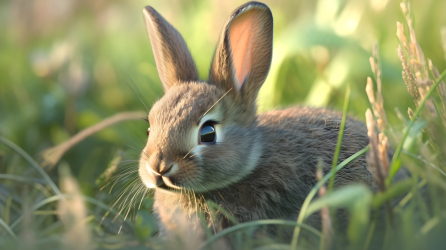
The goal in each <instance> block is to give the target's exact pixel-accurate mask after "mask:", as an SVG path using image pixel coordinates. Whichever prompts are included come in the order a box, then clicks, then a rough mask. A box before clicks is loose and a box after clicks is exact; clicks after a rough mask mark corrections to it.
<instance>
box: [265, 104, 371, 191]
mask: <svg viewBox="0 0 446 250" xmlns="http://www.w3.org/2000/svg"><path fill="white" fill-rule="evenodd" d="M341 120H342V113H340V112H336V111H332V110H327V109H320V108H309V107H293V108H289V109H285V110H274V111H270V112H266V113H263V114H260V115H259V116H258V119H257V122H258V123H257V129H258V130H259V132H260V133H262V138H264V143H267V145H269V150H268V151H266V152H265V154H264V156H263V157H264V159H265V161H261V162H264V164H265V165H278V166H283V167H286V166H287V167H289V168H291V169H293V170H294V171H297V172H296V174H297V175H298V176H299V177H300V178H301V177H304V176H308V178H310V177H311V178H312V179H313V180H312V181H311V182H310V183H308V184H310V185H311V187H312V186H313V184H314V181H315V179H314V178H315V175H316V166H317V162H318V159H321V160H323V163H324V172H325V173H327V172H328V171H329V170H330V169H331V165H332V161H333V157H334V152H335V149H336V145H337V140H338V135H339V129H340V126H341ZM368 143H369V137H368V135H367V127H366V125H365V124H364V123H363V122H360V121H357V120H355V119H352V118H349V117H347V120H346V124H345V128H344V135H343V139H342V144H341V151H340V154H339V158H338V164H339V163H341V162H342V161H344V160H345V159H347V158H348V157H350V156H351V155H353V154H355V153H356V152H358V151H359V150H361V149H363V148H364V147H366V146H367V145H368ZM259 167H260V168H262V166H259ZM283 167H282V168H283ZM282 168H281V169H282ZM351 181H356V182H358V181H361V182H365V183H367V184H370V183H371V182H372V179H371V174H370V173H369V171H368V170H367V168H366V162H365V155H362V156H360V157H359V158H357V159H355V160H353V161H352V162H351V163H350V164H349V165H348V166H346V167H344V169H343V170H341V171H340V172H339V173H338V174H337V179H336V182H335V184H336V186H340V185H343V184H347V183H349V182H351Z"/></svg>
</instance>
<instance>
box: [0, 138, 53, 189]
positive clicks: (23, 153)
mask: <svg viewBox="0 0 446 250" xmlns="http://www.w3.org/2000/svg"><path fill="white" fill-rule="evenodd" d="M0 142H2V143H3V144H5V145H6V146H8V147H9V148H11V149H12V150H14V151H15V152H17V153H18V154H19V155H21V156H22V157H23V158H25V160H27V161H28V162H29V163H30V164H31V165H32V166H33V167H34V168H35V169H36V170H37V171H38V172H39V173H40V174H41V175H42V176H43V178H45V180H46V181H47V182H48V185H50V187H51V189H53V191H54V193H56V195H62V193H61V192H60V190H59V188H58V187H57V186H56V184H55V183H54V182H53V180H51V178H50V177H49V176H48V174H47V173H46V172H45V170H43V168H42V167H40V165H39V164H37V162H36V161H34V159H33V158H32V157H31V156H30V155H29V154H28V153H26V152H25V151H24V150H23V149H21V148H20V147H19V146H17V145H16V144H14V143H13V142H12V141H10V140H8V139H6V138H4V137H3V136H0Z"/></svg>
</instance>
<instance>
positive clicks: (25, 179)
mask: <svg viewBox="0 0 446 250" xmlns="http://www.w3.org/2000/svg"><path fill="white" fill-rule="evenodd" d="M0 179H3V180H11V181H19V182H25V183H28V184H32V183H34V182H38V183H41V181H39V179H33V178H28V177H24V176H20V175H13V174H0ZM40 180H41V179H40Z"/></svg>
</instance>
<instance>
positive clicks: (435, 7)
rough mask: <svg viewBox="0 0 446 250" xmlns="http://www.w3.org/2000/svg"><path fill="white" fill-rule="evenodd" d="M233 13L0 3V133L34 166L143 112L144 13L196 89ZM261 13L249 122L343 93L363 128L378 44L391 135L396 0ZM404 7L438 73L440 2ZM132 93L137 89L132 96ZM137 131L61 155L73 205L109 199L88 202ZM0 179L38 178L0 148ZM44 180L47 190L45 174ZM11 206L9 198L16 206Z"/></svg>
mask: <svg viewBox="0 0 446 250" xmlns="http://www.w3.org/2000/svg"><path fill="white" fill-rule="evenodd" d="M244 2H245V1H240V0H231V1H202V0H201V1H199V0H182V1H179V0H178V1H174V0H164V1H149V0H144V1H142V0H133V1H112V0H95V1H88V0H3V1H0V23H2V25H0V33H1V36H0V76H1V77H0V134H1V135H2V136H4V137H5V138H8V139H9V140H11V141H13V142H14V143H16V144H17V145H19V146H20V147H21V148H22V149H23V150H24V151H26V152H27V153H28V154H30V155H31V156H32V157H34V158H36V159H37V158H38V154H39V152H41V151H42V150H44V149H47V148H49V147H52V146H55V145H57V144H59V143H61V142H63V141H65V140H67V139H69V138H70V137H71V136H73V135H74V134H76V133H77V132H79V131H81V130H82V129H85V128H87V127H89V126H91V125H94V124H96V123H98V122H100V121H101V120H103V119H104V118H107V117H109V116H112V115H114V114H117V113H119V112H123V111H136V110H142V111H145V107H144V105H143V104H142V103H141V101H140V100H139V98H138V96H142V98H141V99H142V100H143V102H144V103H145V104H146V105H147V106H148V107H149V108H150V106H151V105H152V104H153V103H154V102H155V101H156V100H157V99H159V98H160V97H161V96H162V95H163V89H162V85H161V82H160V79H159V77H158V74H157V71H156V66H155V63H154V58H153V54H152V50H151V47H150V42H149V39H148V36H147V32H146V29H145V27H144V22H143V17H142V9H143V7H144V6H146V5H151V6H153V7H154V8H155V9H156V10H157V11H158V12H159V13H160V14H162V15H163V16H164V17H165V18H166V19H167V20H168V21H169V22H170V23H171V24H172V25H173V26H174V27H176V28H177V29H178V31H179V32H180V33H181V34H182V35H183V37H184V39H185V41H186V42H187V44H188V46H189V49H190V51H191V53H192V55H193V57H194V59H195V61H196V64H197V67H198V71H199V74H200V78H202V79H207V77H208V71H209V66H210V62H211V59H212V57H213V53H214V49H215V46H216V43H217V40H218V38H219V35H220V32H221V29H222V27H223V25H224V23H225V21H226V18H227V17H228V16H229V14H230V13H231V12H232V11H233V10H234V9H235V8H236V7H238V6H239V5H241V4H243V3H244ZM263 2H265V3H266V4H267V5H269V7H270V8H271V10H272V12H273V15H274V53H273V65H272V68H271V70H270V74H269V77H268V79H267V81H266V83H265V84H264V86H263V88H262V90H261V92H260V95H259V99H258V103H259V106H260V110H261V111H266V110H270V109H274V108H284V107H287V106H291V105H309V106H316V107H329V108H332V109H337V110H341V109H342V105H343V101H344V93H345V90H346V88H347V86H348V85H350V87H351V90H352V92H351V104H350V109H349V114H350V115H351V116H354V117H356V118H357V119H359V120H365V118H364V113H365V111H366V109H367V108H368V107H369V106H370V104H369V102H368V99H367V95H366V93H365V91H364V89H365V86H366V77H367V76H373V74H372V71H371V69H370V65H369V57H370V56H371V55H372V47H373V43H374V42H378V43H379V48H380V57H381V63H382V70H383V96H384V107H385V109H386V110H387V115H388V119H389V122H390V123H391V124H392V125H393V126H394V127H396V128H402V127H403V126H404V124H402V123H401V121H400V120H399V119H398V118H397V116H396V113H395V112H394V111H393V110H394V109H395V108H399V110H401V112H402V113H403V114H407V107H413V106H414V105H413V101H412V98H411V97H410V95H409V94H408V93H407V91H406V86H405V84H404V82H403V80H402V78H401V70H402V67H401V63H400V61H399V59H398V56H397V52H396V48H397V46H398V39H397V37H396V35H395V33H396V22H397V21H400V22H403V23H404V16H403V14H402V13H401V10H400V7H399V3H400V1H393V0H360V1H358V0H319V1H314V0H298V1H296V0H274V1H273V0H267V1H263ZM411 6H412V12H413V15H414V21H415V24H414V25H415V31H416V33H417V38H418V39H417V40H418V42H419V44H420V45H421V47H422V48H423V51H424V54H425V56H426V57H429V58H430V59H431V60H432V61H433V63H434V64H435V65H436V67H437V68H438V69H439V70H440V72H441V71H442V70H443V69H445V68H446V60H445V59H446V55H445V50H444V49H445V48H442V39H441V34H440V30H441V27H442V26H445V25H446V15H445V10H446V1H442V0H426V1H413V2H412V3H411ZM445 36H446V35H445ZM129 85H130V86H129ZM135 86H136V87H137V89H139V90H136V91H134V90H135V89H136V88H135ZM132 89H133V90H132ZM406 117H407V115H406ZM400 123H401V124H400ZM147 127H148V124H147V123H146V122H144V121H143V120H142V119H141V120H140V121H138V120H135V121H128V122H124V123H121V124H118V125H115V126H113V127H111V128H108V129H105V130H103V131H100V132H99V133H97V134H95V135H94V136H92V137H89V138H87V139H86V140H84V141H83V142H81V143H79V144H78V145H76V146H74V147H73V148H72V149H70V150H69V151H68V152H67V153H66V154H65V155H64V157H63V158H62V160H61V162H60V163H59V165H60V164H62V165H65V166H68V167H69V169H70V170H71V173H72V175H73V176H74V177H75V179H77V181H78V183H79V188H80V190H81V191H82V193H83V194H85V195H89V196H92V197H96V198H97V199H98V200H100V201H103V202H104V203H108V202H109V201H113V200H114V199H116V197H110V196H111V195H108V193H107V192H101V191H99V188H100V187H101V185H100V184H101V183H100V181H98V178H99V177H100V176H101V174H102V173H103V172H104V171H105V170H106V169H107V167H108V166H110V164H111V162H113V159H115V158H116V157H117V156H119V157H121V155H122V154H125V156H123V159H127V160H136V159H138V155H139V152H140V150H141V149H142V147H143V146H144V144H145V140H146V129H147ZM0 173H8V174H14V175H22V176H38V175H37V174H36V173H35V171H34V170H32V169H30V166H29V164H28V163H27V162H25V161H24V160H23V159H22V158H20V157H19V156H18V155H17V154H12V151H11V150H10V149H9V148H6V147H5V146H4V145H0ZM49 173H50V175H51V177H52V178H53V179H54V180H55V181H56V182H57V181H58V178H59V173H58V171H57V167H56V168H55V169H53V170H51V171H49ZM38 177H39V176H38ZM6 184H8V182H3V183H2V182H0V199H1V201H0V208H1V207H2V206H3V205H4V204H6V201H7V199H8V197H11V193H10V191H11V188H9V189H8V188H6V187H5V185H6ZM9 185H13V184H11V183H9ZM14 185H22V184H14ZM8 187H10V186H8ZM21 195H22V194H21V193H20V192H19V193H15V194H13V196H12V197H14V201H16V202H19V201H22V196H21ZM36 199H37V198H36ZM147 206H148V207H149V206H150V204H147ZM1 210H4V209H1ZM0 212H1V213H3V212H4V211H0ZM149 220H150V219H149Z"/></svg>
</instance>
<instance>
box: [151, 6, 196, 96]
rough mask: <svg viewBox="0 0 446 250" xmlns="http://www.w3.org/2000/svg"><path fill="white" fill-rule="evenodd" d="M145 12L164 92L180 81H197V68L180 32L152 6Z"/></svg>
mask: <svg viewBox="0 0 446 250" xmlns="http://www.w3.org/2000/svg"><path fill="white" fill-rule="evenodd" d="M143 13H144V19H145V21H146V27H147V32H148V33H149V37H150V43H151V44H152V51H153V55H154V57H155V62H156V68H157V69H158V74H159V77H160V79H161V82H162V83H163V86H164V92H167V91H168V90H169V88H170V87H172V86H173V85H175V84H178V83H179V82H188V81H197V80H198V73H197V68H196V67H195V63H194V60H193V59H192V56H191V55H190V52H189V49H188V48H187V45H186V42H184V39H183V37H182V36H181V35H180V33H178V31H177V30H176V29H175V28H174V27H173V26H172V25H170V23H169V22H167V21H166V20H165V19H164V18H163V17H162V16H161V15H160V14H159V13H158V12H156V10H155V9H153V8H152V7H150V6H146V7H145V8H144V10H143Z"/></svg>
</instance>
